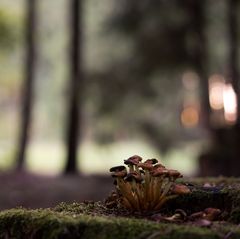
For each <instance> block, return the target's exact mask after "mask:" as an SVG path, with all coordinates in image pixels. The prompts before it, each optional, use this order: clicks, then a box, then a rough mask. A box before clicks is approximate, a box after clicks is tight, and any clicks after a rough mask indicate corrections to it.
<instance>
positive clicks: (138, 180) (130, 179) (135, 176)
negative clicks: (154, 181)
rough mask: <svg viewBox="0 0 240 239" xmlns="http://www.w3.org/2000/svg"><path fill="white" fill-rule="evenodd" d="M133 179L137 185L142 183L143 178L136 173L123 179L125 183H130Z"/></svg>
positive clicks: (129, 174)
mask: <svg viewBox="0 0 240 239" xmlns="http://www.w3.org/2000/svg"><path fill="white" fill-rule="evenodd" d="M134 179H135V181H136V182H137V183H140V182H142V181H143V178H142V177H141V175H140V174H139V173H137V172H132V173H128V174H127V176H126V177H125V181H127V182H131V181H133V180H134Z"/></svg>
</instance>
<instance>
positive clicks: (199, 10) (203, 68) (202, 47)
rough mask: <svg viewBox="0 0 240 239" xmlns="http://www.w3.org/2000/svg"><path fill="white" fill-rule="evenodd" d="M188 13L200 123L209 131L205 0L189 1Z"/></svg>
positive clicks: (209, 113) (209, 109)
mask: <svg viewBox="0 0 240 239" xmlns="http://www.w3.org/2000/svg"><path fill="white" fill-rule="evenodd" d="M189 2H190V6H191V9H190V12H191V14H192V30H193V33H194V35H195V47H194V49H193V64H194V67H195V70H196V72H197V73H198V75H199V77H200V89H201V117H202V118H201V122H202V124H203V126H204V127H205V128H206V129H208V130H209V129H211V122H210V115H211V108H210V103H209V90H208V69H207V65H208V62H207V61H208V50H207V40H206V35H205V29H206V19H205V18H206V16H205V8H206V7H207V6H206V0H190V1H189Z"/></svg>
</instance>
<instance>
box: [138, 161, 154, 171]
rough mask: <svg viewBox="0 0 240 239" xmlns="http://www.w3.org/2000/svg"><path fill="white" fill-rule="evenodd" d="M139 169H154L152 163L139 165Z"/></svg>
mask: <svg viewBox="0 0 240 239" xmlns="http://www.w3.org/2000/svg"><path fill="white" fill-rule="evenodd" d="M138 167H140V168H142V169H146V170H152V169H153V165H152V164H151V163H146V162H144V163H139V164H138Z"/></svg>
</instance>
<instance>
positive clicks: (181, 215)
mask: <svg viewBox="0 0 240 239" xmlns="http://www.w3.org/2000/svg"><path fill="white" fill-rule="evenodd" d="M186 218H187V214H186V212H185V211H183V210H182V209H177V210H176V211H175V214H174V215H172V216H171V217H165V218H164V219H165V220H166V221H168V222H177V221H185V220H186Z"/></svg>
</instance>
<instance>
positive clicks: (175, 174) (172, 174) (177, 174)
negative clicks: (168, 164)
mask: <svg viewBox="0 0 240 239" xmlns="http://www.w3.org/2000/svg"><path fill="white" fill-rule="evenodd" d="M168 174H169V176H170V177H171V178H173V179H177V178H182V174H181V173H180V172H179V171H177V170H174V169H169V170H168Z"/></svg>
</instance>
